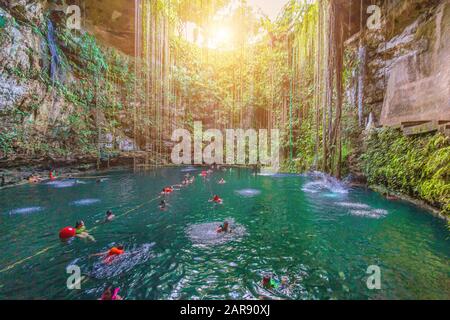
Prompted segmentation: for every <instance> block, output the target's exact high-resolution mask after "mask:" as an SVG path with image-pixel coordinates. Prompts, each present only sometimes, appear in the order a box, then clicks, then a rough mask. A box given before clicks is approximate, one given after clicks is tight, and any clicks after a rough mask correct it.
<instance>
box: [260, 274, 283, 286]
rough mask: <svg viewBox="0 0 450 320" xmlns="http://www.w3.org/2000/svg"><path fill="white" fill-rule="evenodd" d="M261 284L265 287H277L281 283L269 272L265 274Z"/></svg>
mask: <svg viewBox="0 0 450 320" xmlns="http://www.w3.org/2000/svg"><path fill="white" fill-rule="evenodd" d="M261 284H262V286H263V287H264V288H265V289H276V288H278V286H279V284H278V283H277V282H276V281H275V280H274V279H273V278H272V276H271V275H268V274H266V275H264V276H263V279H262V281H261Z"/></svg>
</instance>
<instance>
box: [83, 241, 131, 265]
mask: <svg viewBox="0 0 450 320" xmlns="http://www.w3.org/2000/svg"><path fill="white" fill-rule="evenodd" d="M124 253H125V249H124V247H123V246H122V245H119V246H117V247H112V248H111V249H109V250H108V251H105V252H100V253H95V254H91V255H90V256H89V257H101V256H104V257H105V258H104V259H103V263H105V264H111V263H112V262H113V261H114V259H115V258H117V257H118V256H120V255H122V254H124Z"/></svg>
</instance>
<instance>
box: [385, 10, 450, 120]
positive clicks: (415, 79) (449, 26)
mask: <svg viewBox="0 0 450 320" xmlns="http://www.w3.org/2000/svg"><path fill="white" fill-rule="evenodd" d="M423 29H429V32H430V33H429V35H426V36H422V37H421V38H419V39H417V38H418V37H420V36H421V35H420V31H421V30H423ZM427 36H428V37H427ZM388 45H389V46H390V47H392V48H395V47H404V46H408V45H409V47H410V50H408V51H406V50H405V51H406V52H404V53H403V54H402V55H400V56H398V57H395V58H393V59H392V60H391V61H389V63H388V69H389V80H388V82H387V88H386V96H385V99H384V103H383V109H382V113H381V124H383V125H396V124H399V123H402V122H412V121H421V120H450V4H449V3H445V2H444V3H442V4H441V5H439V7H438V8H437V10H436V11H435V12H434V14H433V15H432V16H431V18H429V19H427V20H426V19H425V18H424V17H423V16H422V17H420V18H419V19H418V20H416V21H415V22H414V23H413V24H412V25H410V26H408V27H407V28H406V29H405V30H404V32H403V33H402V34H401V35H400V36H398V37H396V38H394V39H392V40H391V41H390V42H389V43H388ZM388 50H389V49H388Z"/></svg>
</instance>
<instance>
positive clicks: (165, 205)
mask: <svg viewBox="0 0 450 320" xmlns="http://www.w3.org/2000/svg"><path fill="white" fill-rule="evenodd" d="M167 207H168V204H167V203H166V200H161V203H160V204H159V209H161V210H162V211H166V210H167Z"/></svg>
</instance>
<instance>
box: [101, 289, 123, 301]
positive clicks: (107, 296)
mask: <svg viewBox="0 0 450 320" xmlns="http://www.w3.org/2000/svg"><path fill="white" fill-rule="evenodd" d="M118 293H119V288H116V289H114V290H113V288H112V287H107V288H106V289H105V291H103V294H102V297H101V298H100V299H99V300H123V299H122V297H121V296H119V295H118Z"/></svg>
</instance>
